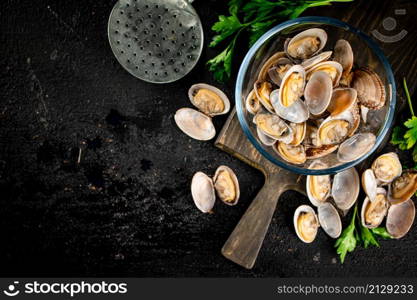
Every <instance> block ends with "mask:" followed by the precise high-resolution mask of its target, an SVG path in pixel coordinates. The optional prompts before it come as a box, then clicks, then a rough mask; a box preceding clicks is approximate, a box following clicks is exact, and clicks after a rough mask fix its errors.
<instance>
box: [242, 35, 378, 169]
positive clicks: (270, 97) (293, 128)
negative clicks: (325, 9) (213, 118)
mask: <svg viewBox="0 0 417 300" xmlns="http://www.w3.org/2000/svg"><path fill="white" fill-rule="evenodd" d="M326 42H327V34H326V32H325V31H324V30H323V29H320V28H312V29H308V30H305V31H303V32H301V33H299V34H297V35H296V36H294V37H293V38H291V39H288V40H287V41H286V43H285V45H284V51H282V52H277V53H275V54H274V55H272V56H271V57H270V58H269V59H268V60H267V61H266V62H265V63H264V64H263V65H262V67H261V69H260V71H259V74H258V78H257V80H256V81H255V83H254V87H253V90H252V91H251V92H250V93H249V94H248V96H247V98H246V100H245V106H246V110H247V111H248V112H249V113H251V114H253V115H254V117H253V123H254V124H255V125H256V131H257V134H258V138H259V140H260V141H261V143H263V144H264V145H266V146H271V147H273V149H274V151H275V152H276V153H278V155H279V156H280V157H281V158H282V159H284V160H285V161H287V162H290V163H293V164H303V163H305V162H306V160H308V159H316V158H320V157H324V156H326V155H329V154H330V153H332V152H334V151H336V150H337V156H336V157H337V160H338V162H349V161H353V160H356V159H357V158H359V157H361V156H362V155H364V154H366V153H367V152H369V150H370V149H371V148H372V147H373V145H374V144H375V140H376V137H375V135H374V133H372V132H369V129H366V126H361V123H362V124H366V116H367V113H368V111H369V110H379V109H381V108H382V107H383V106H384V104H385V87H384V85H383V83H382V81H381V79H380V78H379V76H378V74H376V73H375V72H374V71H372V70H370V69H368V68H359V67H358V68H355V69H353V51H352V48H351V46H350V44H349V42H348V41H346V40H339V41H337V42H336V45H335V47H334V49H333V51H324V52H322V50H323V48H324V47H325V45H326ZM361 116H362V122H361Z"/></svg>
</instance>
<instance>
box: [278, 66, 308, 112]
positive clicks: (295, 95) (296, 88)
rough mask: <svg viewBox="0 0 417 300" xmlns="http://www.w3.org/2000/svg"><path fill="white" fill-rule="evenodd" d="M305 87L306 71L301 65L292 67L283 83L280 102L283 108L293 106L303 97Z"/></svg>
mask: <svg viewBox="0 0 417 300" xmlns="http://www.w3.org/2000/svg"><path fill="white" fill-rule="evenodd" d="M304 85H305V71H304V68H303V67H301V66H300V65H295V66H292V67H291V68H290V69H289V70H288V71H287V73H286V74H285V76H284V78H283V79H282V82H281V88H280V89H279V100H280V103H281V104H282V106H284V107H289V106H292V105H293V104H294V103H295V102H296V101H297V100H298V99H299V98H300V97H301V96H302V95H303V91H304Z"/></svg>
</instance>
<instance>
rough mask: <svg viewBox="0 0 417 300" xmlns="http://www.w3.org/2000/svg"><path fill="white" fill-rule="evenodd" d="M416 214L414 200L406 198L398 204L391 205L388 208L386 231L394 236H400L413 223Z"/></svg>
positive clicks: (403, 234) (404, 233)
mask: <svg viewBox="0 0 417 300" xmlns="http://www.w3.org/2000/svg"><path fill="white" fill-rule="evenodd" d="M415 215H416V208H415V206H414V202H413V201H412V200H411V199H408V200H407V201H405V202H402V203H400V204H395V205H391V206H390V208H389V209H388V215H387V222H386V227H387V231H388V233H389V234H390V235H391V236H392V237H394V238H396V239H399V238H402V237H403V236H405V235H406V234H407V232H408V231H409V230H410V228H411V226H412V225H413V222H414V218H415Z"/></svg>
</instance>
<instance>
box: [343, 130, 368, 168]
mask: <svg viewBox="0 0 417 300" xmlns="http://www.w3.org/2000/svg"><path fill="white" fill-rule="evenodd" d="M375 141H376V137H375V135H374V134H373V133H370V132H367V133H357V134H355V135H353V136H352V137H350V138H348V139H347V140H346V141H344V142H343V143H341V144H340V146H339V150H338V152H337V159H338V160H339V161H341V162H350V161H353V160H355V159H358V158H359V157H361V156H363V155H365V154H366V153H368V152H369V151H370V150H371V149H372V147H373V146H374V145H375Z"/></svg>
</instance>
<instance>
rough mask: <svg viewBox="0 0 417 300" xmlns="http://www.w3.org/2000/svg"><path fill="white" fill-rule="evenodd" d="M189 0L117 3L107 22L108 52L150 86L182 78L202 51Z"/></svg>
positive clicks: (200, 32)
mask: <svg viewBox="0 0 417 300" xmlns="http://www.w3.org/2000/svg"><path fill="white" fill-rule="evenodd" d="M191 2H192V0H119V1H118V2H117V3H116V5H115V6H114V8H113V10H112V12H111V14H110V18H109V23H108V36H109V41H110V46H111V49H112V51H113V53H114V55H115V56H116V58H117V60H118V61H119V63H120V64H121V65H122V66H123V67H124V68H125V69H126V70H127V71H128V72H129V73H131V74H132V75H133V76H135V77H137V78H139V79H142V80H144V81H148V82H153V83H168V82H173V81H176V80H178V79H180V78H182V77H184V76H185V75H186V74H187V73H188V72H190V71H191V70H192V68H193V67H194V66H195V65H196V63H197V61H198V59H199V57H200V55H201V51H202V48H203V28H202V25H201V21H200V18H199V17H198V15H197V13H196V11H195V10H194V8H193V7H192V6H191V4H190V3H191Z"/></svg>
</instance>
